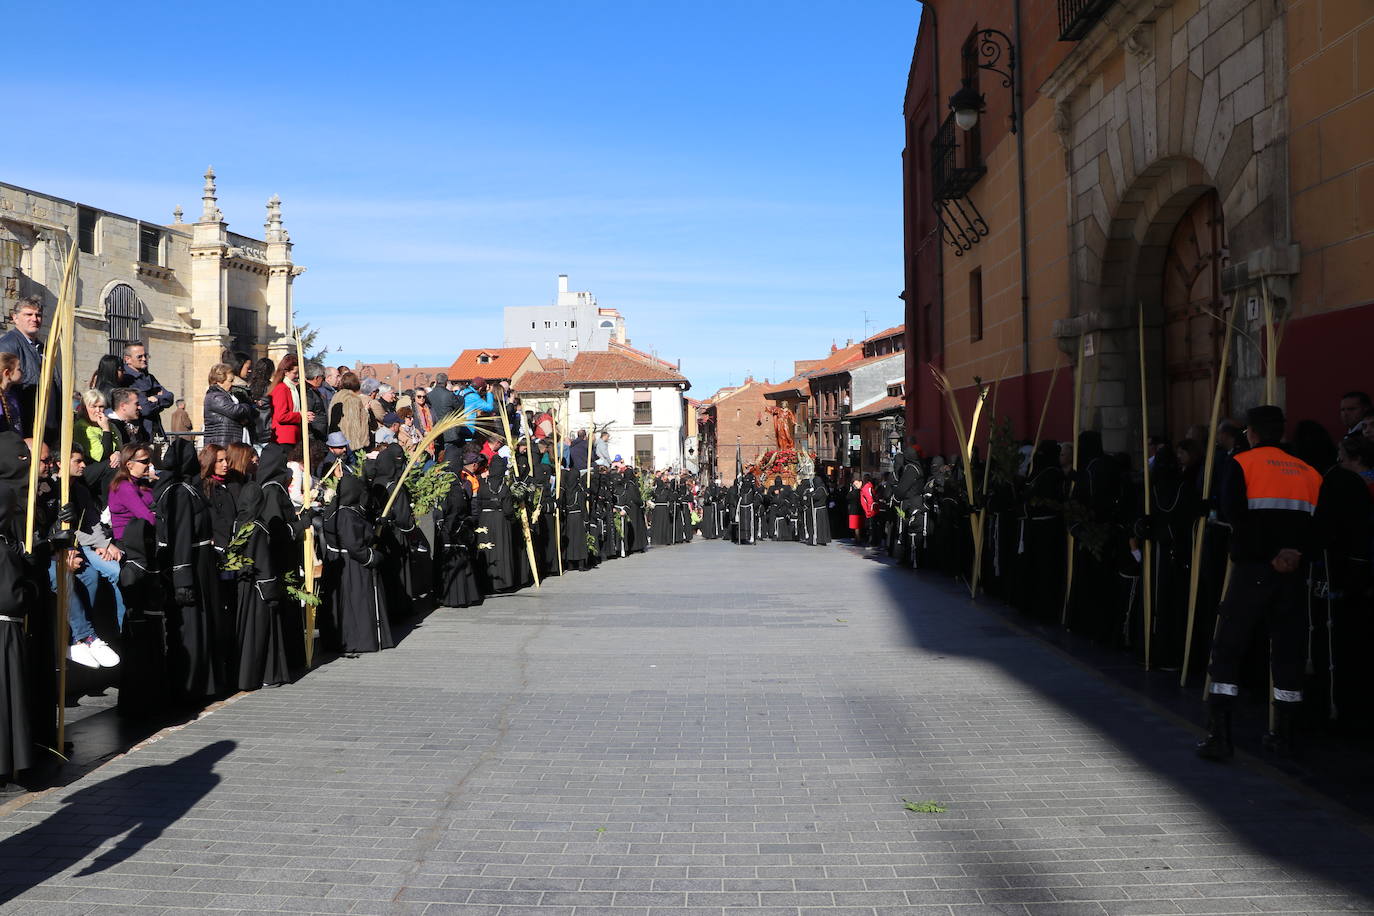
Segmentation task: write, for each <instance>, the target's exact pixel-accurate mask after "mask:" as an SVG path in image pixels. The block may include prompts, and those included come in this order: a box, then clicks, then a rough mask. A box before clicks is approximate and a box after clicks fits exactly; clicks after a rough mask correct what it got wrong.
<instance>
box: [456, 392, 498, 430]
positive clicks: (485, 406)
mask: <svg viewBox="0 0 1374 916" xmlns="http://www.w3.org/2000/svg"><path fill="white" fill-rule="evenodd" d="M458 397H459V398H460V399H461V400H462V405H463V406H462V409H463V410H464V411H465V412H467V413H473V412H475V411H478V410H486V411H491V412H495V410H496V399H495V395H494V393H493V392H492V390H491V389H490V388H488V389H487V393H486V394H485V395H480V394H478V393H477V389H476V388H473V387H472V386H471V385H464V386H463V387H462V388H459V389H458ZM466 426H467V428H468V429H469V430H471V429H475V428H476V427H475V426H474V424H472V423H467V424H466Z"/></svg>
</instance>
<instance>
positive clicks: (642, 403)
mask: <svg viewBox="0 0 1374 916" xmlns="http://www.w3.org/2000/svg"><path fill="white" fill-rule="evenodd" d="M652 422H654V404H653V394H652V393H650V392H648V391H636V392H635V425H636V426H647V425H649V424H650V423H652Z"/></svg>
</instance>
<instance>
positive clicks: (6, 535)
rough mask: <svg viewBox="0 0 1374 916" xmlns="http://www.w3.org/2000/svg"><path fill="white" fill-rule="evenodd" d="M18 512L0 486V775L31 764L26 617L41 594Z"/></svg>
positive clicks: (13, 496)
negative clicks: (26, 552) (26, 551)
mask: <svg viewBox="0 0 1374 916" xmlns="http://www.w3.org/2000/svg"><path fill="white" fill-rule="evenodd" d="M19 511H20V510H19V505H18V495H17V494H16V493H15V491H14V488H13V487H11V486H9V485H8V484H0V618H3V619H0V690H3V691H4V694H3V699H2V700H0V776H13V775H14V774H15V773H18V772H19V771H20V770H23V769H27V768H28V767H30V766H32V765H33V762H34V757H33V730H32V728H31V726H30V715H29V713H30V697H29V688H30V679H29V664H28V662H29V660H28V657H27V652H26V645H25V637H24V618H25V617H26V616H27V615H28V611H29V608H31V607H33V606H34V605H35V604H36V603H37V602H38V600H39V593H38V589H37V588H36V587H35V580H36V576H35V572H34V570H33V569H32V568H31V564H30V563H29V560H28V558H27V557H26V556H25V555H24V551H23V549H22V546H21V543H22V542H21V541H20V538H19V533H18V530H17V523H16V522H17V517H18V513H19Z"/></svg>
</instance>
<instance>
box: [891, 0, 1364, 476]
mask: <svg viewBox="0 0 1374 916" xmlns="http://www.w3.org/2000/svg"><path fill="white" fill-rule="evenodd" d="M1361 52H1363V53H1361ZM965 86H967V87H968V89H970V90H971V91H972V96H973V97H974V98H976V97H977V96H979V95H981V96H982V98H983V110H982V111H981V113H979V114H978V115H977V118H976V126H975V127H974V128H973V129H972V130H967V131H966V130H963V129H961V128H960V127H959V126H958V125H957V124H956V119H955V118H954V116H953V114H952V111H951V108H950V98H951V96H953V95H955V93H956V92H959V91H960V90H961V88H963V87H965ZM965 107H967V105H965ZM1371 115H1374V7H1371V6H1369V5H1367V4H1361V3H1349V2H1346V0H1295V2H1275V0H1209V2H1201V0H1173V2H1161V0H1106V2H1103V0H985V2H980V3H978V4H969V3H953V2H949V0H927V2H926V3H925V4H924V9H923V14H922V22H921V29H920V33H919V35H918V38H917V45H916V51H915V54H914V56H913V61H912V67H911V72H910V76H909V79H908V85H907V94H906V101H905V117H906V128H907V130H906V149H905V151H904V154H903V162H904V166H903V184H904V200H905V210H906V221H905V225H906V244H905V255H906V291H905V293H904V298H905V300H906V315H907V322H906V326H907V334H908V342H907V343H908V345H907V353H908V360H907V391H908V399H907V418H906V427H907V429H908V430H909V431H914V433H915V435H916V437H917V438H918V439H919V440H920V441H921V443H922V444H923V445H924V446H925V447H926V450H927V451H938V452H945V453H948V452H949V451H951V450H952V449H953V435H952V432H953V431H952V428H951V427H950V425H949V420H948V418H947V416H946V415H945V413H946V412H945V410H944V406H943V404H942V402H941V399H940V396H939V394H938V392H936V391H935V387H934V384H933V381H932V376H931V372H930V369H931V368H932V367H933V368H937V369H939V370H941V371H943V372H944V373H945V374H946V375H948V377H949V378H950V380H951V382H952V383H953V385H954V387H955V388H956V389H957V390H958V392H959V395H960V398H961V400H962V401H964V402H965V403H970V402H971V401H972V399H973V397H974V393H975V391H976V390H977V387H976V385H977V382H976V379H981V380H982V381H983V382H985V383H986V382H991V381H993V380H997V383H998V384H997V391H996V397H997V414H998V415H999V416H1010V417H1011V418H1012V420H1013V424H1014V427H1015V430H1016V435H1017V436H1018V437H1021V438H1030V437H1031V436H1032V435H1033V434H1034V433H1035V430H1036V428H1037V426H1038V425H1039V422H1040V417H1041V415H1042V410H1043V411H1044V415H1045V423H1044V428H1043V435H1044V436H1046V437H1051V438H1058V439H1065V438H1068V437H1069V436H1070V434H1071V427H1072V393H1073V377H1074V372H1073V368H1074V363H1075V360H1076V356H1077V353H1078V350H1079V346H1080V341H1081V342H1082V346H1083V349H1084V351H1085V353H1086V357H1085V359H1084V369H1083V381H1084V390H1083V409H1082V420H1083V426H1084V428H1087V429H1097V430H1099V431H1100V432H1101V433H1102V434H1103V439H1104V444H1105V445H1106V446H1107V448H1108V449H1109V450H1112V451H1125V452H1138V451H1139V449H1140V439H1141V432H1140V430H1141V417H1140V412H1141V390H1140V370H1139V363H1140V359H1139V355H1138V354H1139V352H1140V341H1141V337H1140V333H1139V331H1138V327H1139V324H1138V323H1139V321H1140V316H1141V313H1142V312H1143V315H1144V326H1145V331H1144V350H1145V362H1146V377H1147V381H1146V392H1145V394H1146V398H1145V400H1146V403H1147V404H1148V409H1149V413H1150V417H1149V424H1150V428H1151V431H1152V432H1157V433H1163V434H1165V435H1169V436H1171V437H1173V438H1175V439H1177V438H1181V437H1182V436H1183V434H1184V431H1185V430H1186V429H1187V427H1188V426H1190V425H1192V424H1194V423H1206V421H1207V419H1208V415H1209V413H1210V406H1211V400H1212V394H1213V392H1214V391H1215V389H1216V386H1217V384H1218V363H1219V358H1218V357H1219V355H1220V349H1221V346H1222V339H1223V337H1224V328H1225V323H1224V322H1225V320H1226V316H1227V315H1230V314H1234V317H1235V323H1236V324H1235V326H1236V331H1237V333H1236V334H1235V335H1234V348H1233V352H1232V357H1231V362H1230V369H1229V371H1228V373H1227V378H1226V379H1225V380H1224V383H1223V393H1224V399H1223V404H1224V413H1225V414H1228V415H1231V414H1240V413H1243V411H1244V410H1245V409H1246V408H1248V407H1251V406H1254V405H1255V404H1258V403H1260V402H1261V401H1263V400H1264V395H1265V391H1264V350H1263V347H1262V345H1261V343H1260V341H1262V338H1263V336H1264V328H1263V309H1262V303H1263V302H1264V301H1265V300H1266V299H1267V300H1268V301H1269V302H1271V303H1272V305H1273V308H1274V310H1275V313H1276V314H1278V315H1281V316H1283V320H1284V322H1285V330H1284V336H1283V337H1282V344H1281V347H1280V350H1279V356H1278V373H1279V389H1278V391H1279V396H1278V400H1279V401H1280V403H1281V405H1282V406H1284V407H1285V409H1286V411H1287V412H1288V414H1289V416H1290V418H1291V419H1292V420H1297V419H1304V418H1310V419H1316V420H1318V421H1319V422H1322V423H1323V424H1325V425H1327V426H1328V427H1329V428H1330V429H1331V431H1332V432H1333V433H1334V432H1337V429H1336V416H1335V405H1336V401H1337V399H1338V398H1339V397H1340V395H1341V394H1342V393H1343V392H1344V391H1346V390H1348V389H1352V388H1353V389H1365V390H1368V389H1369V388H1370V387H1374V378H1371V376H1374V372H1370V371H1369V370H1367V369H1365V368H1364V363H1363V361H1361V360H1360V359H1359V358H1358V355H1357V352H1356V348H1357V347H1358V346H1359V343H1360V342H1361V340H1362V339H1367V338H1368V334H1369V332H1370V330H1372V329H1374V306H1371V302H1374V278H1372V277H1371V273H1370V270H1369V267H1370V254H1371V252H1372V251H1374V231H1371V229H1374V227H1371V225H1370V224H1371V221H1374V167H1372V166H1374V130H1371V129H1369V127H1368V126H1367V125H1368V124H1370V123H1374V121H1371V117H1370V116H1371ZM965 120H967V118H966V119H965ZM1013 126H1014V127H1015V130H1014V131H1013ZM1233 306H1234V313H1233V312H1232V308H1233ZM1056 365H1057V366H1059V367H1060V371H1059V374H1058V376H1057V379H1056V384H1055V386H1054V390H1053V392H1051V393H1050V396H1049V399H1048V400H1046V393H1047V391H1049V388H1050V381H1051V378H1052V377H1054V370H1055V367H1056ZM1046 406H1048V410H1045V407H1046ZM967 415H968V414H967V411H965V416H966V417H967Z"/></svg>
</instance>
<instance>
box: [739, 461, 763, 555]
mask: <svg viewBox="0 0 1374 916" xmlns="http://www.w3.org/2000/svg"><path fill="white" fill-rule="evenodd" d="M735 486H736V488H737V490H736V497H735V519H734V528H735V543H736V544H753V543H756V541H755V537H756V536H757V529H758V511H759V492H758V490H757V489H756V488H755V486H754V476H753V475H752V474H743V475H741V476H740V477H739V478H738V479H737V480H736V481H735Z"/></svg>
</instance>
